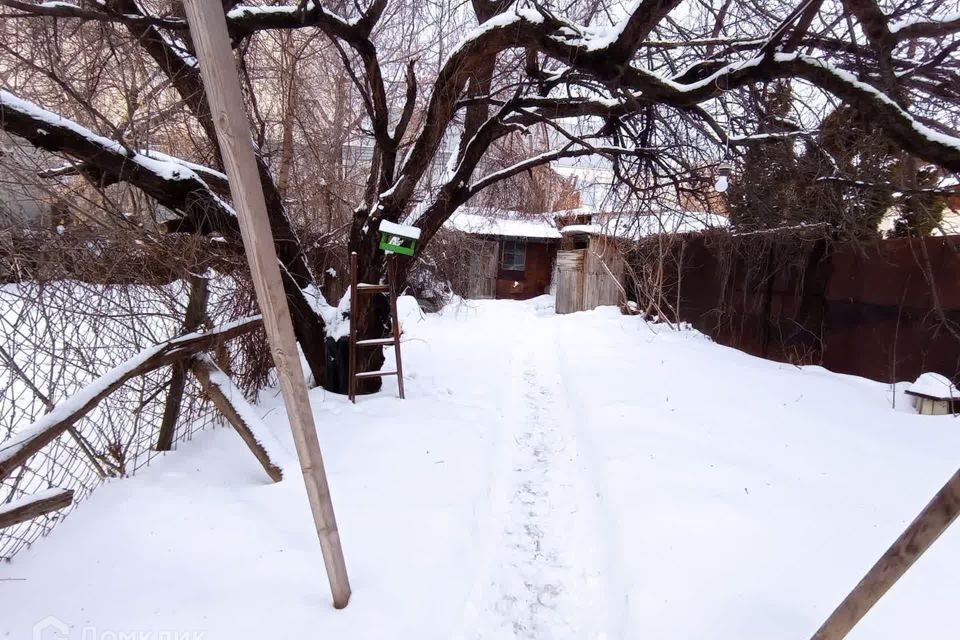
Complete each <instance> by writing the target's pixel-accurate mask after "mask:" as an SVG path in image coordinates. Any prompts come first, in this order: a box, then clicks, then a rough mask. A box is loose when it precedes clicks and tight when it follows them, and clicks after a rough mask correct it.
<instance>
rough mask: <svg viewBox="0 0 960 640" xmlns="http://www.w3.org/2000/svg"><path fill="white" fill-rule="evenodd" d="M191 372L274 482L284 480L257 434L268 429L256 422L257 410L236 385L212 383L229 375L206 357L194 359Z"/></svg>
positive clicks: (281, 472)
mask: <svg viewBox="0 0 960 640" xmlns="http://www.w3.org/2000/svg"><path fill="white" fill-rule="evenodd" d="M190 370H191V371H192V372H193V375H194V376H196V378H197V381H198V382H199V383H200V386H201V387H202V388H203V391H204V393H206V394H207V396H209V398H210V399H211V400H212V401H213V404H214V405H216V407H217V409H219V410H220V413H222V414H223V416H224V417H225V418H226V419H227V422H229V423H230V424H231V425H233V428H234V429H236V430H237V433H239V434H240V437H241V438H242V439H243V441H244V442H245V443H246V445H247V447H249V449H250V451H251V452H252V453H253V455H254V456H255V457H256V458H257V460H258V461H259V462H260V464H261V465H262V466H263V470H264V471H266V472H267V475H268V476H270V479H271V480H273V481H274V482H280V481H281V480H283V470H282V469H281V468H280V467H279V466H277V464H276V463H275V462H274V461H273V459H272V458H271V457H270V453H269V452H268V451H267V449H266V447H265V446H264V444H263V441H262V438H261V437H259V436H258V435H257V432H260V433H262V432H263V430H264V429H265V427H264V425H263V423H262V422H260V420H259V419H257V418H255V416H256V413H255V412H254V409H253V407H252V406H250V403H248V402H247V399H246V398H244V397H243V395H242V394H241V393H240V390H239V389H237V388H236V387H234V386H233V385H229V388H228V389H224V388H223V387H224V385H222V384H217V382H216V378H213V379H211V375H214V376H217V375H219V376H223V377H224V378H226V375H227V374H225V373H224V372H223V371H221V370H220V369H219V368H218V367H217V365H215V364H214V363H213V360H211V359H210V358H209V357H206V356H200V357H198V358H194V359H193V362H191V364H190ZM254 420H256V423H255V424H251V423H252V422H253V421H254Z"/></svg>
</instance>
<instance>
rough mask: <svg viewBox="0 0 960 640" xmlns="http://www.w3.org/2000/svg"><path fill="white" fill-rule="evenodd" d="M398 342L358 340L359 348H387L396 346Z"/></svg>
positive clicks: (392, 340)
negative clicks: (392, 345)
mask: <svg viewBox="0 0 960 640" xmlns="http://www.w3.org/2000/svg"><path fill="white" fill-rule="evenodd" d="M395 343H396V340H394V339H393V338H370V339H369V340H357V346H358V347H372V346H381V347H385V346H387V345H391V344H395Z"/></svg>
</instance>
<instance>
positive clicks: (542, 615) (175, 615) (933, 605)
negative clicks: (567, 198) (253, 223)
mask: <svg viewBox="0 0 960 640" xmlns="http://www.w3.org/2000/svg"><path fill="white" fill-rule="evenodd" d="M403 302H404V313H403V315H404V318H405V321H404V325H403V329H404V338H405V341H404V344H403V348H404V364H405V369H406V371H407V373H408V377H407V400H405V401H400V400H398V399H397V398H396V386H395V384H396V383H395V382H393V381H388V382H387V385H386V388H385V390H384V391H383V392H382V393H380V394H379V395H377V396H374V397H364V398H361V399H360V401H359V402H358V404H357V405H356V406H352V405H350V404H349V403H347V402H346V401H345V399H344V398H342V397H338V396H332V395H328V394H324V392H323V391H321V390H316V391H314V392H313V395H312V398H313V400H314V405H315V408H316V415H317V422H318V425H319V429H320V441H321V445H322V447H323V449H324V455H325V458H326V463H327V467H328V472H329V475H330V483H331V487H332V490H333V497H334V505H335V507H336V511H337V516H338V519H339V524H340V530H341V535H342V538H343V544H344V550H345V553H346V559H347V566H348V569H349V571H350V577H351V581H352V584H353V589H354V596H353V599H352V601H351V603H350V605H349V607H348V608H347V609H345V610H343V611H335V610H333V608H332V607H331V603H330V596H329V592H328V589H327V584H326V578H325V575H324V571H323V563H322V560H321V557H320V551H319V546H318V544H317V540H316V535H315V533H314V530H313V526H312V522H311V520H310V516H309V510H308V508H307V506H306V498H305V492H304V489H303V484H302V482H301V480H300V477H299V470H298V468H297V463H296V457H295V456H294V453H293V451H294V449H293V444H292V440H291V437H290V434H289V430H288V428H287V426H286V424H285V422H284V416H283V409H282V403H281V402H280V401H279V398H276V397H272V396H270V395H269V394H267V397H264V398H261V402H260V404H259V410H260V411H261V412H262V414H263V415H264V416H265V419H266V422H267V425H268V427H269V428H270V429H271V430H272V432H273V434H274V435H275V436H276V438H277V440H278V443H277V447H278V448H279V449H280V450H281V451H282V452H283V454H282V455H283V458H284V459H283V460H281V461H280V462H281V464H282V465H283V467H284V469H285V480H284V481H283V482H281V483H279V484H275V485H274V484H270V483H269V480H268V479H267V477H266V475H265V474H264V472H263V470H262V468H261V467H260V466H259V464H258V463H257V461H256V460H255V459H254V458H253V456H252V455H251V454H250V453H249V451H248V450H247V449H246V448H245V447H244V445H243V443H242V442H241V440H240V438H239V437H238V436H237V435H236V434H235V433H234V432H232V431H231V430H230V429H228V428H222V429H216V430H213V431H207V432H204V433H201V434H200V435H199V436H198V437H196V438H195V439H194V440H193V441H191V442H187V443H184V444H182V445H181V447H180V450H179V451H177V452H175V453H173V454H170V455H167V456H166V457H164V458H162V459H158V460H157V461H155V462H154V464H153V466H151V467H150V468H149V469H146V470H144V471H141V473H140V474H139V475H137V476H136V477H134V478H132V479H129V480H123V481H114V482H112V483H110V484H109V485H107V486H105V487H103V488H101V489H100V490H98V491H97V493H96V494H95V495H94V496H93V497H92V498H90V499H89V500H88V501H86V502H85V503H84V504H83V505H82V506H81V507H80V508H79V509H78V510H77V511H76V512H75V513H73V514H72V515H71V516H70V517H69V518H68V519H67V520H66V521H65V522H64V523H63V524H62V525H60V526H59V527H57V529H56V530H55V531H54V532H53V533H52V534H51V535H50V536H49V537H47V538H45V539H43V540H41V541H39V542H38V543H37V544H36V545H34V547H33V548H32V549H30V550H28V551H25V552H23V553H21V554H20V555H19V556H18V557H17V558H16V559H15V560H14V561H13V562H12V563H9V564H6V565H2V566H0V638H12V639H16V640H20V639H24V638H31V637H32V636H31V633H32V631H31V630H32V628H33V627H34V625H35V623H37V622H38V621H42V620H44V619H46V618H47V617H48V616H54V617H55V618H56V619H57V620H59V621H62V622H63V623H65V624H67V625H68V626H69V631H68V633H67V634H66V635H64V634H60V635H57V634H58V631H57V629H56V627H55V625H56V624H57V623H56V622H55V621H50V620H48V622H52V623H53V625H54V626H50V627H49V628H47V629H46V632H45V633H46V634H48V635H43V636H40V637H50V638H55V637H69V638H81V637H82V638H85V639H91V640H92V639H100V638H103V639H105V638H117V637H127V636H121V635H120V634H136V633H139V634H143V635H141V636H136V635H130V636H129V637H151V638H153V637H165V636H162V635H161V634H163V633H166V634H181V636H180V637H183V638H187V637H195V638H196V637H202V638H204V639H205V640H237V639H247V638H250V639H254V638H256V639H258V640H259V639H266V638H269V639H271V640H283V639H287V638H291V639H292V638H297V639H299V638H305V637H310V638H330V639H334V640H340V639H343V640H365V639H371V640H372V639H377V640H382V639H386V638H391V639H408V638H409V639H416V640H431V639H438V640H439V639H443V640H448V639H455V640H456V639H461V640H474V639H479V638H483V639H490V640H501V639H505V638H536V639H554V638H556V639H558V640H559V639H567V638H569V639H577V640H619V639H628V638H629V639H632V638H637V639H641V638H642V639H657V640H669V639H689V640H709V639H713V638H716V639H718V640H719V639H723V640H728V639H730V638H757V639H761V638H762V639H763V640H777V639H780V638H783V639H784V640H786V639H788V638H789V639H791V640H796V639H797V638H801V639H802V638H807V637H809V636H810V635H811V634H812V633H813V631H814V630H815V629H816V628H817V626H819V624H820V623H821V622H822V621H823V619H824V618H825V617H826V615H827V614H828V613H829V612H830V611H831V610H832V608H833V607H834V606H835V605H836V604H837V603H838V602H839V601H840V599H841V598H842V597H843V596H844V595H845V594H846V593H847V591H848V590H849V589H850V588H851V587H852V586H853V585H854V584H855V583H856V582H857V580H859V578H860V577H861V576H862V574H863V573H864V572H865V571H866V570H867V568H869V566H870V565H871V564H872V563H873V561H874V560H876V558H877V557H878V556H879V555H880V553H882V551H883V550H884V549H885V548H886V547H887V545H889V543H890V542H892V541H893V539H894V538H895V537H896V536H897V535H898V534H899V533H900V531H901V530H902V529H903V527H904V526H905V525H906V524H907V523H908V522H909V521H910V520H911V519H912V517H913V516H914V515H915V514H916V512H917V511H919V509H920V508H921V507H922V506H923V505H924V504H925V503H926V501H927V500H928V499H929V498H930V497H931V496H932V495H933V493H934V492H935V491H936V490H937V489H938V488H939V487H940V485H941V484H942V483H943V482H944V481H945V480H946V479H947V478H948V477H949V476H950V474H951V473H953V471H954V470H955V469H956V466H957V464H958V461H960V422H957V421H956V420H955V419H953V418H951V417H926V416H916V415H912V414H910V413H908V412H906V411H902V410H898V411H895V410H892V409H891V408H890V397H889V390H888V387H887V386H886V385H882V384H879V383H874V382H870V381H866V380H862V379H857V378H851V377H846V376H840V375H835V374H832V373H829V372H826V371H824V370H822V369H818V368H815V367H813V368H810V367H808V368H796V367H792V366H789V365H781V364H776V363H772V362H768V361H764V360H760V359H757V358H753V357H751V356H747V355H745V354H742V353H739V352H737V351H734V350H732V349H727V348H725V347H721V346H718V345H715V344H712V343H711V342H709V341H708V340H706V339H705V338H703V337H702V336H701V335H699V334H697V333H695V332H692V331H684V332H673V331H670V330H669V329H667V328H665V327H651V326H647V325H646V324H644V323H642V322H641V321H640V320H639V319H637V318H635V317H625V316H621V315H619V314H618V313H617V312H616V310H615V309H609V308H606V309H598V310H596V311H592V312H587V313H580V314H573V315H569V316H556V315H554V314H553V312H552V308H551V306H550V305H551V301H550V299H549V298H539V299H536V300H533V301H529V302H508V301H497V302H495V301H486V302H470V303H462V304H459V305H455V306H451V307H448V308H447V309H445V310H444V312H443V313H441V314H437V315H431V316H423V315H421V314H419V312H418V310H416V309H415V308H413V307H412V306H411V301H410V299H408V298H405V299H403ZM388 361H389V358H388ZM388 380H389V379H388ZM906 404H907V400H906V399H905V398H904V396H902V395H901V396H900V397H899V398H898V405H899V408H900V409H903V408H905V405H906ZM958 567H960V525H958V526H955V527H954V528H953V529H952V530H949V531H948V532H947V533H946V534H945V535H944V536H943V537H942V538H941V539H940V540H939V541H937V543H936V544H935V545H934V546H933V548H932V549H931V550H930V551H929V552H928V553H927V555H926V556H924V557H923V559H921V561H920V562H919V563H918V564H917V565H916V566H915V567H914V568H913V569H912V570H911V571H910V572H909V573H908V574H907V576H906V577H905V578H904V579H903V580H901V582H900V583H899V584H898V585H897V586H896V587H895V588H894V589H893V590H892V591H891V592H890V593H889V594H888V595H887V597H886V598H884V599H883V600H882V601H881V603H880V604H879V605H878V606H877V607H876V608H875V609H874V610H873V611H872V612H871V613H870V614H869V615H868V617H867V618H866V619H865V620H864V621H863V622H862V623H861V625H860V626H859V627H857V628H856V629H855V630H854V632H853V633H852V634H851V635H850V638H854V639H863V640H866V639H871V640H878V639H885V638H889V639H897V640H900V639H902V638H923V639H924V640H938V639H944V640H946V639H948V638H949V639H953V638H956V625H955V622H954V620H953V616H952V614H953V611H954V608H955V601H956V595H957V594H958V593H960V571H958V570H957V568H958ZM147 634H153V635H147ZM186 634H191V635H186ZM171 637H173V636H171Z"/></svg>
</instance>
